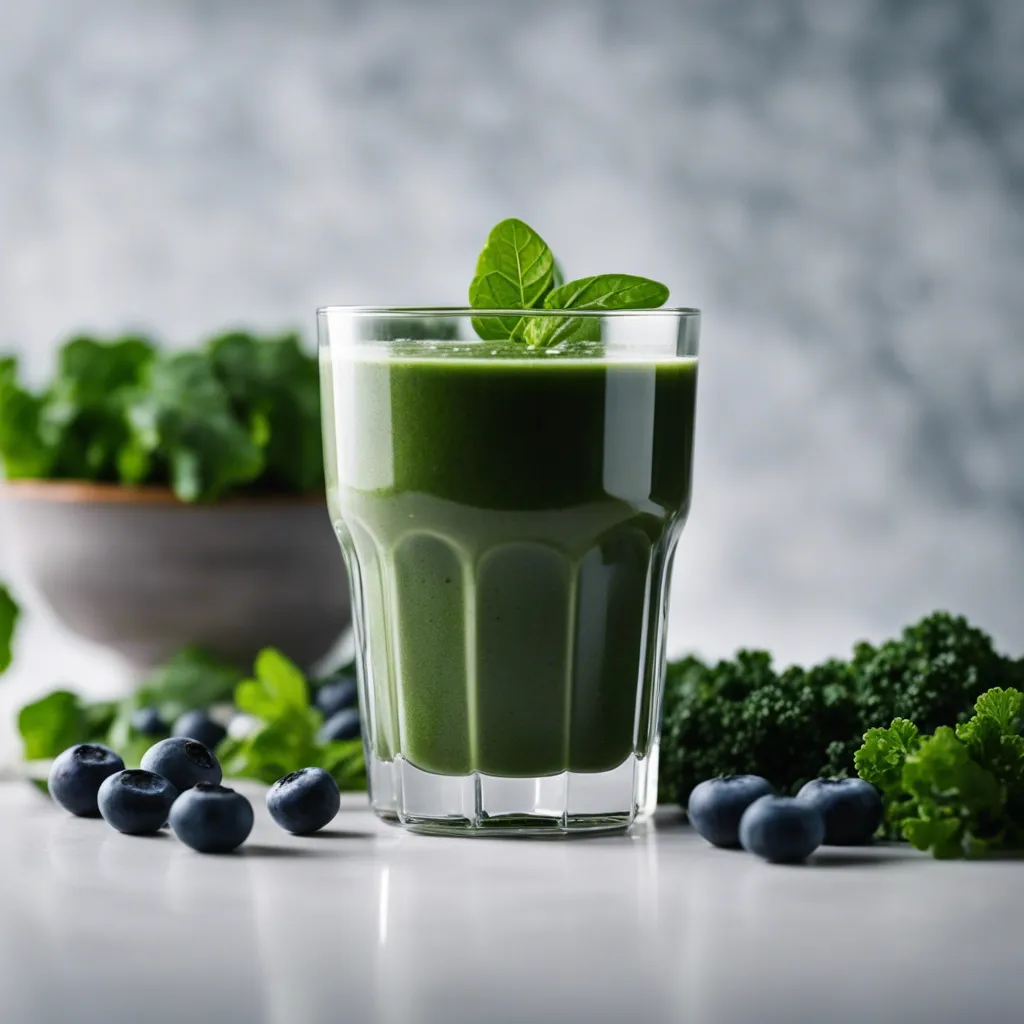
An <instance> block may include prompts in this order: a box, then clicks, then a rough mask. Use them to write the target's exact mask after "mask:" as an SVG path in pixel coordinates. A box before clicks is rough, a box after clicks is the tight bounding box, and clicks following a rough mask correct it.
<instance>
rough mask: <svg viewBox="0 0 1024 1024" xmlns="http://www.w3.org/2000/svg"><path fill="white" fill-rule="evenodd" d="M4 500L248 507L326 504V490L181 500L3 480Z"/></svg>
mask: <svg viewBox="0 0 1024 1024" xmlns="http://www.w3.org/2000/svg"><path fill="white" fill-rule="evenodd" d="M0 499H2V500H4V501H49V502H54V503H58V504H66V505H86V504H108V505H164V506H170V507H174V508H181V509H207V510H208V509H212V508H248V507H259V508H267V507H268V506H275V505H280V506H285V507H302V506H308V505H317V504H319V505H323V504H325V502H326V495H325V493H324V492H323V491H314V492H312V493H308V494H236V495H229V496H228V497H227V498H223V499H221V500H220V501H212V502H189V501H182V500H181V499H180V498H179V497H178V496H177V495H176V494H175V493H174V492H173V491H172V490H171V489H170V487H163V486H159V485H146V486H143V487H126V486H125V485H123V484H108V483H96V482H94V481H89V480H38V479H32V480H4V481H3V484H2V486H0Z"/></svg>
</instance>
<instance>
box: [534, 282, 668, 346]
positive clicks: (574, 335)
mask: <svg viewBox="0 0 1024 1024" xmlns="http://www.w3.org/2000/svg"><path fill="white" fill-rule="evenodd" d="M667 299H668V288H666V287H665V285H663V284H659V283H658V282H657V281H651V280H650V279H649V278H646V277H635V276H634V275H632V274H598V275H597V276H596V277H581V278H580V279H579V280H578V281H570V282H569V283H568V284H563V285H561V286H560V287H558V288H555V289H553V290H552V291H550V292H548V294H547V295H546V296H545V298H544V307H545V308H546V309H591V310H601V309H656V308H657V307H658V306H662V305H664V304H665V301H666V300H667ZM524 337H525V340H526V344H527V345H529V346H531V347H532V348H550V347H552V346H554V345H560V344H562V343H564V342H566V341H600V340H601V324H600V321H598V320H596V319H594V318H593V317H530V319H529V321H528V322H527V324H526V328H525V331H524Z"/></svg>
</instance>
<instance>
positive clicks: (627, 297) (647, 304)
mask: <svg viewBox="0 0 1024 1024" xmlns="http://www.w3.org/2000/svg"><path fill="white" fill-rule="evenodd" d="M666 299H668V288H666V287H665V285H663V284H660V283H659V282H658V281H652V280H651V279H650V278H647V277H637V276H635V275H634V274H597V275H596V276H594V277H581V278H579V279H578V280H576V281H569V282H568V283H566V284H563V285H562V286H561V287H559V288H556V289H554V291H551V292H549V293H548V294H547V296H546V297H545V299H544V307H545V308H546V309H657V307H658V306H663V305H664V304H665V300H666Z"/></svg>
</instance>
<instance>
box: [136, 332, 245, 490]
mask: <svg viewBox="0 0 1024 1024" xmlns="http://www.w3.org/2000/svg"><path fill="white" fill-rule="evenodd" d="M128 418H129V422H130V424H131V427H132V432H133V441H134V445H135V446H136V449H137V451H139V452H140V453H144V454H145V455H148V456H149V457H150V458H160V459H161V460H163V461H165V462H166V464H167V466H168V469H169V472H170V479H171V486H172V487H173V489H174V492H175V494H177V495H178V497H179V498H181V500H182V501H213V500H215V499H217V498H220V497H223V495H224V494H225V493H227V492H228V491H230V490H231V489H232V488H233V487H237V486H240V485H242V484H248V483H251V482H252V481H253V480H255V479H256V478H257V477H258V476H259V475H260V473H261V472H262V471H263V468H264V465H265V463H264V454H263V450H262V448H261V446H260V445H259V444H258V443H257V439H256V438H254V436H253V434H254V431H253V429H252V427H250V428H249V429H247V428H246V427H245V426H243V424H241V423H240V422H239V421H238V419H237V418H236V417H235V415H234V411H233V409H232V404H231V397H230V395H229V394H228V391H227V389H226V388H225V387H224V385H223V383H222V382H221V380H220V378H219V377H218V376H217V374H216V372H215V370H214V365H213V361H212V360H211V359H210V357H209V356H208V355H207V354H206V353H204V352H179V353H176V354H174V355H168V356H161V357H160V358H158V359H156V360H154V361H153V363H152V364H151V365H150V366H149V368H148V372H147V375H146V380H145V384H144V386H143V387H142V388H140V389H139V390H138V391H137V393H136V394H135V396H134V398H133V400H132V402H131V403H130V405H129V408H128Z"/></svg>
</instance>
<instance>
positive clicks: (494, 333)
mask: <svg viewBox="0 0 1024 1024" xmlns="http://www.w3.org/2000/svg"><path fill="white" fill-rule="evenodd" d="M668 294H669V291H668V288H666V287H665V285H663V284H659V283H658V282H657V281H652V280H650V279H649V278H646V277H636V276H634V275H632V274H598V275H596V276H593V277H581V278H579V279H577V280H574V281H568V282H565V281H564V275H563V273H562V269H561V266H560V264H559V263H558V261H557V260H556V259H555V257H554V255H553V254H552V252H551V248H550V247H549V246H548V244H547V242H545V241H544V239H543V238H541V236H540V235H539V234H537V232H536V231H534V230H533V228H531V227H530V226H529V225H528V224H525V223H524V222H523V221H521V220H516V219H515V218H510V219H509V220H503V221H502V222H501V223H500V224H498V225H497V226H496V227H494V228H493V229H492V231H491V233H490V234H489V235H488V237H487V244H486V245H485V246H484V248H483V251H482V252H481V253H480V257H479V259H478V260H477V264H476V274H475V276H474V277H473V281H472V283H471V284H470V286H469V303H470V305H471V306H472V307H473V308H474V309H509V310H520V309H521V310H524V311H526V310H531V309H548V310H560V309H565V310H570V309H586V310H595V311H597V310H603V309H656V308H657V307H658V306H661V305H664V303H665V301H666V300H667V299H668ZM600 326H601V325H600V321H599V319H597V318H595V317H572V316H568V315H567V316H542V317H539V316H529V315H524V316H506V317H476V318H474V320H473V327H474V329H475V330H476V332H477V334H478V335H479V336H480V337H481V338H483V339H484V340H485V341H504V340H512V341H514V342H517V343H521V344H523V345H525V346H526V347H527V348H536V349H547V348H554V347H556V346H558V345H562V344H564V343H566V342H569V341H600V339H601V334H600Z"/></svg>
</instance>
